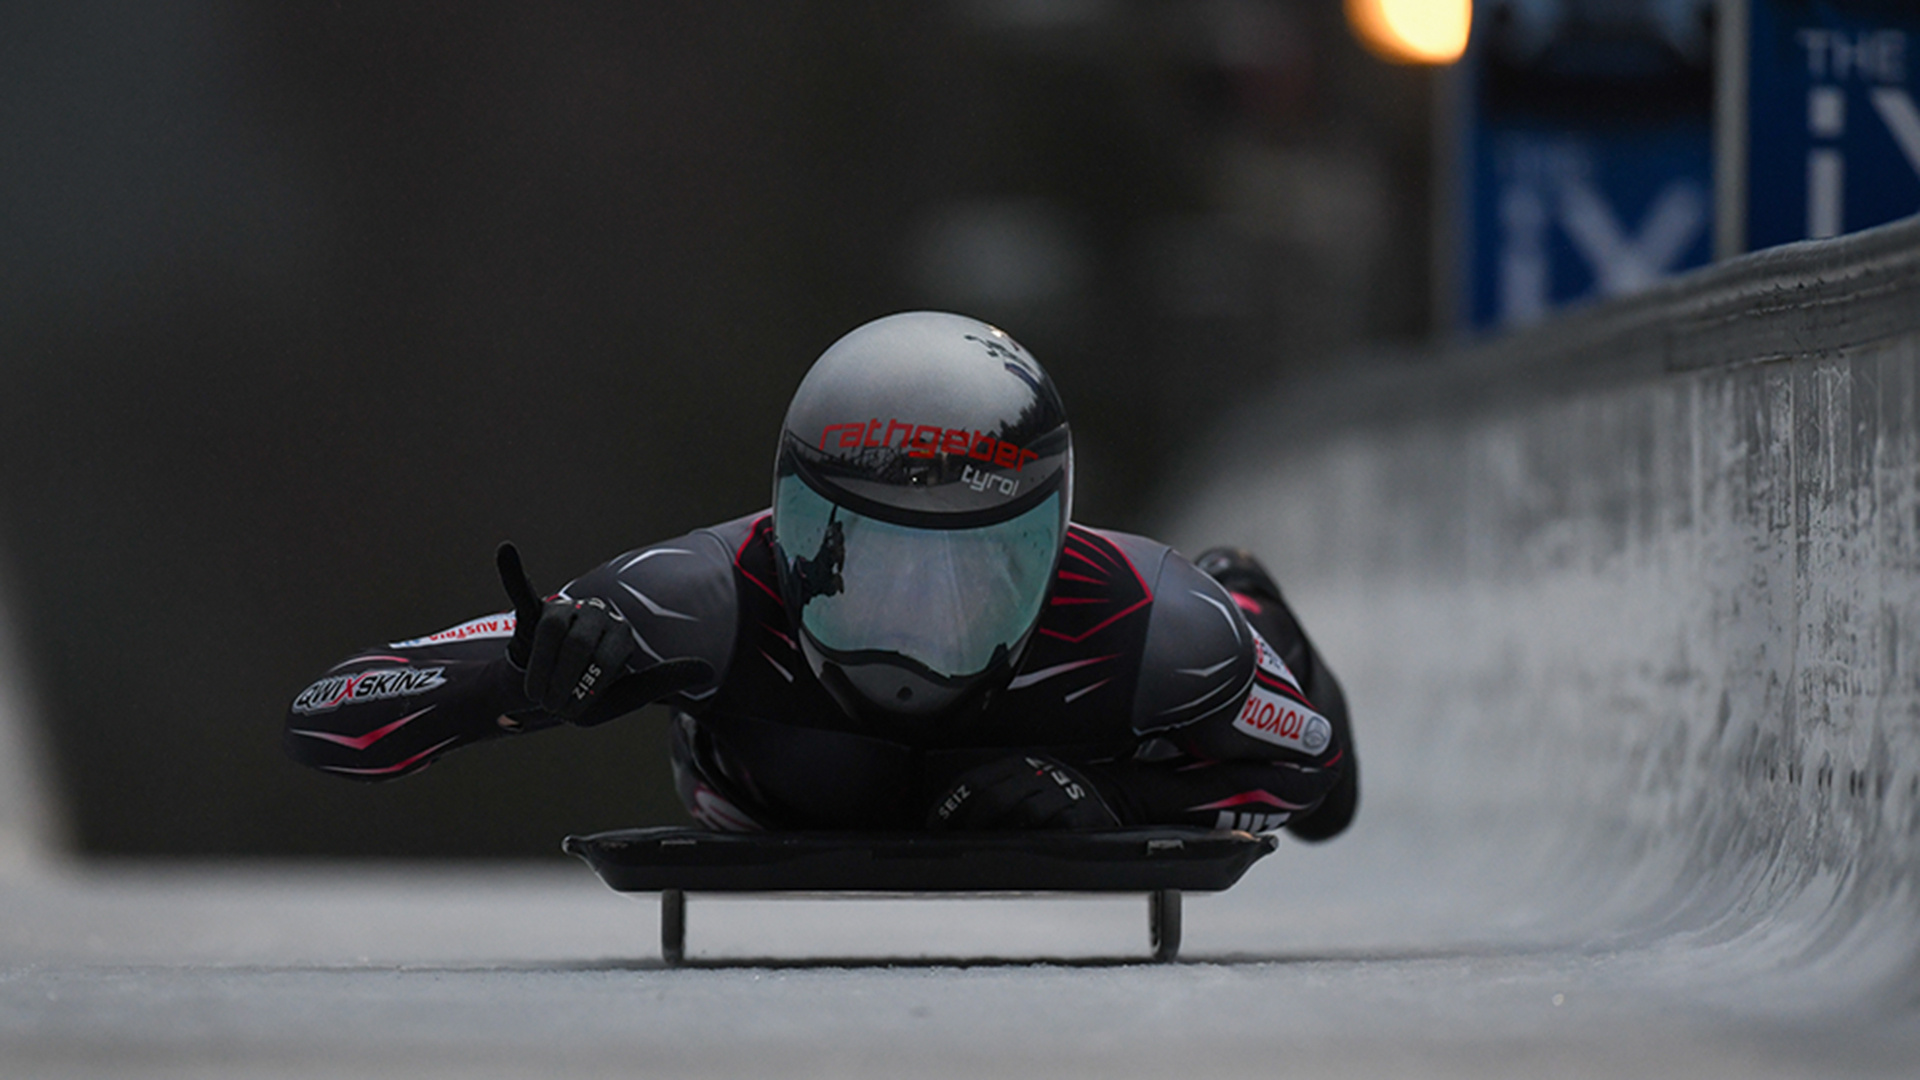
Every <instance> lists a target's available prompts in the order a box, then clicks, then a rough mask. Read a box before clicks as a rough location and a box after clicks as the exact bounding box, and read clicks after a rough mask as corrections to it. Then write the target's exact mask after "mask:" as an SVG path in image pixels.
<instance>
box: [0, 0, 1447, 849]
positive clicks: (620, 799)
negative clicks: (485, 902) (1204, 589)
mask: <svg viewBox="0 0 1920 1080" xmlns="http://www.w3.org/2000/svg"><path fill="white" fill-rule="evenodd" d="M45 7H46V10H29V8H28V6H27V5H14V6H10V7H7V8H5V9H4V10H0V146H3V147H4V150H0V371H3V372H4V383H3V384H0V558H3V559H4V562H0V574H3V575H4V581H3V582H0V584H4V586H5V590H4V592H5V595H6V596H7V597H8V599H9V600H10V606H11V608H12V618H13V621H14V623H15V624H16V626H17V630H18V633H19V637H20V639H21V642H22V647H23V650H24V652H25V655H26V660H27V662H28V664H29V667H30V671H31V675H32V679H33V686H32V690H33V692H34V694H35V696H36V698H37V699H38V701H39V702H40V703H41V706H42V716H41V720H42V721H43V723H44V725H45V728H46V731H45V733H44V734H45V735H46V737H47V739H46V741H47V742H48V743H49V744H50V746H51V747H52V749H53V754H54V758H55V760H56V765H57V773H58V781H59V788H60V790H61V792H62V794H63V796H64V799H63V801H64V803H65V808H66V815H67V817H68V819H69V821H70V822H71V824H72V828H73V832H74V835H75V839H76V841H77V843H78V845H79V846H80V848H81V849H82V850H83V851H87V852H92V853H148V854H151V853H262V852H277V853H363V854H365V853H424V852H444V853H449V854H475V853H544V852H547V851H550V850H553V847H554V844H555V841H556V839H557V837H558V836H559V835H560V834H561V833H562V832H565V831H568V830H576V831H577V830H583V829H593V828H602V827H612V826H616V825H623V824H632V823H636V822H640V821H648V820H673V819H675V818H676V816H677V815H678V813H679V811H678V809H677V807H675V806H674V805H673V803H672V799H671V797H670V795H669V794H668V793H667V791H666V788H665V769H664V761H663V755H662V753H661V740H662V734H661V730H660V718H659V717H656V716H651V715H647V714H642V715H641V716H639V717H635V718H631V719H629V720H627V721H624V722H622V723H619V724H613V725H608V726H607V727H604V728H600V729H594V730H591V731H573V730H568V731H561V732H556V733H552V734H549V735H544V736H539V737H533V738H528V739H524V740H513V741H510V742H505V743H495V744H491V745H488V746H485V747H481V748H477V749H475V750H472V751H469V752H467V753H466V754H463V755H459V756H456V757H454V758H452V759H449V760H448V761H446V762H443V763H441V764H440V765H438V766H437V767H436V768H434V769H432V770H429V771H428V772H427V773H425V774H422V775H420V776H418V777H414V778H410V779H408V780H405V781H402V782H400V783H396V784H392V785H383V786H361V785H355V784H349V783H344V782H341V781H338V780H336V779H333V778H330V777H325V776H320V775H317V774H310V773H306V772H303V771H301V770H299V769H297V768H296V767H295V766H293V765H292V764H290V763H288V762H287V761H286V760H284V759H283V758H282V757H281V755H280V751H279V748H278V737H279V736H278V729H279V724H280V717H281V715H282V710H283V709H284V707H285V704H286V702H287V701H288V700H289V699H290V697H291V695H292V694H293V693H294V692H296V691H297V690H298V689H299V688H300V687H301V686H303V685H305V683H306V682H307V681H308V680H310V679H311V678H312V676H313V675H314V674H315V673H316V672H318V671H319V670H320V669H322V668H324V667H325V666H326V665H327V664H329V663H331V662H332V661H333V660H334V659H337V658H338V657H339V656H340V655H342V654H344V653H345V652H347V651H348V650H351V649H353V648H356V647H359V646H361V645H364V644H368V643H372V642H375V641H381V640H393V639H396V638H399V637H405V636H413V635H417V634H421V633H425V632H428V631H431V630H434V629H438V628H440V627H442V626H445V625H448V624H450V623H453V622H456V621H458V620H461V619H463V618H466V617H468V616H471V615H475V614H480V613H483V612H486V611H492V610H498V609H499V608H500V607H501V606H503V600H502V598H501V596H500V595H499V590H498V585H497V583H496V581H495V580H494V576H493V572H492V570H491V565H490V556H491V551H492V548H493V545H494V544H495V543H497V542H498V541H499V540H500V539H502V538H512V539H514V540H515V541H516V542H518V543H519V544H520V545H521V547H522V550H523V551H524V552H525V553H526V555H527V557H528V560H529V563H530V566H531V569H532V570H533V572H534V573H535V575H536V581H537V583H541V584H548V585H556V584H558V583H559V582H560V581H561V580H562V579H564V578H565V577H568V576H571V575H573V574H575V573H578V572H580V571H582V570H584V569H586V568H587V567H589V566H591V565H593V564H595V563H597V562H599V561H600V560H602V559H604V558H607V557H609V556H610V555H612V554H614V553H616V552H618V551H620V550H623V549H625V548H628V547H631V546H634V545H636V544H640V543H644V542H647V541H649V540H652V539H657V538H661V537H664V536H668V535H673V534H675V533H678V532H680V531H683V530H686V529H688V528H692V527H695V526H698V525H701V524H704V523H708V522H712V521H716V520H721V519H724V518H728V517H732V516H735V515H738V514H741V513H745V512H748V511H751V510H754V509H757V508H758V507H759V506H760V505H762V503H763V502H764V500H765V498H766V492H767V488H768V483H769V473H768V466H769V463H770V458H771V451H772V446H773V439H772V435H773V432H774V431H775V428H776V425H777V423H778V421H779V417H780V414H781V412H782V410H783V408H784V405H785V400H786V397H787V395H788V394H789V393H790V392H791V390H792V388H793V386H794V385H795V384H796V382H797V381H798V379H799V377H800V375H801V374H802V373H803V372H804V371H805V369H806V366H807V364H808V363H809V362H810V361H811V359H812V358H813V357H814V356H815V355H817V353H818V352H819V351H820V350H821V349H822V348H824V347H825V346H826V345H827V344H829V343H830V342H831V341H832V340H833V339H834V338H835V337H837V336H838V335H839V334H841V333H843V332H845V331H846V330H848V329H850V328H852V327H853V326H855V325H857V324H859V323H861V322H863V321H865V320H867V319H869V318H873V317H876V316H878V315H881V314H885V313H888V312H891V311H896V310H901V309H905V308H912V307H924V306H935V307H946V308H952V309H956V310H963V311H966V312H968V313H970V314H975V315H978V316H980V317H983V318H987V319H989V320H992V321H994V322H996V323H999V324H1000V325H1002V326H1004V327H1005V328H1007V329H1008V330H1009V331H1010V332H1012V333H1013V334H1014V335H1015V336H1017V337H1019V338H1021V339H1022V340H1023V341H1024V342H1025V343H1026V344H1027V345H1028V346H1029V347H1030V348H1031V349H1032V350H1033V351H1034V352H1035V353H1036V355H1038V356H1039V357H1040V358H1041V360H1042V362H1043V363H1045V364H1047V365H1048V367H1049V368H1050V370H1051V371H1052V372H1053V374H1054V376H1055V379H1056V381H1057V382H1058V383H1059V385H1060V387H1061V389H1062V392H1063V394H1064V396H1065V397H1066V400H1067V403H1068V407H1069V409H1070V410H1071V411H1072V414H1073V416H1074V421H1075V429H1076V435H1077V438H1078V442H1079V450H1080V453H1079V458H1080V463H1081V473H1080V476H1081V483H1080V492H1081V502H1080V504H1079V513H1078V515H1077V516H1079V517H1080V518H1081V519H1082V520H1088V521H1091V522H1094V523H1099V524H1108V525H1114V526H1119V527H1133V528H1141V527H1144V526H1145V524H1146V523H1145V522H1144V521H1143V520H1142V519H1141V516H1140V515H1141V514H1142V508H1143V507H1144V506H1145V505H1147V500H1148V498H1149V497H1150V496H1151V494H1152V493H1153V491H1154V489H1155V488H1156V487H1157V486H1158V485H1161V484H1163V483H1166V482H1168V481H1169V479H1170V478H1169V477H1168V476H1167V475H1166V473H1165V468H1164V463H1165V462H1167V461H1168V460H1170V459H1171V458H1172V457H1173V456H1174V454H1175V452H1176V451H1177V450H1178V449H1179V448H1180V447H1181V446H1183V445H1185V444H1186V443H1187V442H1188V441H1190V440H1191V439H1193V438H1194V437H1196V436H1199V435H1203V434H1205V433H1206V431H1207V430H1208V428H1209V425H1210V424H1211V423H1212V422H1213V420H1214V418H1215V416H1216V415H1217V414H1218V412H1219V411H1220V409H1221V408H1222V407H1223V406H1224V405H1225V404H1226V403H1227V402H1229V401H1231V400H1232V399H1233V398H1234V397H1235V396H1236V395H1237V394H1239V393H1241V392H1242V388H1243V387H1245V386H1246V385H1248V384H1250V383H1258V384H1265V383H1266V382H1268V381H1271V380H1272V379H1275V378H1282V377H1285V376H1286V375H1287V374H1288V373H1289V372H1297V371H1302V370H1305V369H1308V368H1311V367H1314V366H1316V365H1319V364H1323V363H1325V362H1326V358H1328V357H1330V356H1333V355H1336V354H1337V353H1339V352H1340V351H1341V350H1343V349H1344V348H1346V347H1347V346H1350V345H1353V344H1355V343H1359V342H1362V341H1372V340H1378V339H1380V338H1393V337H1410V336H1415V335H1418V334H1420V333H1422V332H1423V330H1424V327H1425V326H1426V324H1427V312H1426V310H1425V306H1424V301H1423V297H1424V296H1425V293H1426V266H1427V261H1428V255H1427V244H1426V240H1425V237H1426V234H1427V220H1426V206H1427V194H1426V190H1427V184H1426V180H1425V177H1426V174H1427V161H1426V145H1427V143H1426V135H1425V131H1426V121H1427V115H1428V113H1427V110H1428V105H1427V99H1428V97H1429V88H1428V79H1427V77H1426V76H1424V75H1422V74H1420V73H1416V72H1412V71H1407V70H1403V69H1393V68H1389V67H1386V66H1383V65H1380V64H1378V63H1376V62H1374V61H1371V60H1369V59H1367V58H1366V57H1365V56H1364V55H1363V54H1362V53H1361V52H1360V51H1359V50H1358V48H1357V47H1356V46H1354V45H1353V44H1352V43H1351V42H1350V41H1349V40H1348V38H1347V36H1346V34H1345V31H1344V28H1343V27H1342V26H1341V25H1340V21H1339V13H1338V9H1337V7H1338V6H1337V5H1333V4H1325V3H1319V2H1317V0H1297V2H1287V0H1271V2H1264V0H1247V2H1239V3H1205V4H1160V3H1147V2H1139V3H1121V2H1112V3H1098V2H1082V3H1071V4H1062V3H1042V2H1035V0H1029V2H1012V0H1000V2H973V3H948V4H931V3H929V4H873V5H859V4H833V3H825V2H812V3H780V4H767V3H745V2H740V3H702V4H698V5H681V4H632V3H601V4H578V5H530V4H520V3H505V2H491V3H488V2H482V3H461V4H453V3H438V4H435V3H374V2H364V0H329V2H325V3H259V4H241V3H210V2H198V3H187V2H182V3H176V4H171V5H147V4H133V3H128V4H124V5H114V4H101V3H73V4H65V5H58V6H53V5H48V6H45Z"/></svg>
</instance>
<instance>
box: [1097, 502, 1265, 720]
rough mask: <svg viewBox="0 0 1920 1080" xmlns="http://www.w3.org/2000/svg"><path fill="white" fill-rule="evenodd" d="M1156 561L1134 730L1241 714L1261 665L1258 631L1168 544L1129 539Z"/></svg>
mask: <svg viewBox="0 0 1920 1080" xmlns="http://www.w3.org/2000/svg"><path fill="white" fill-rule="evenodd" d="M1128 539H1129V540H1131V541H1132V543H1131V545H1130V546H1132V547H1133V548H1134V550H1135V551H1136V552H1138V553H1140V554H1142V555H1145V554H1148V553H1149V552H1151V553H1152V554H1154V555H1155V556H1157V557H1155V558H1154V559H1153V562H1154V574H1153V576H1152V578H1151V581H1152V586H1153V607H1152V611H1151V614H1150V615H1149V617H1148V621H1147V640H1146V646H1145V650H1144V652H1143V653H1142V656H1141V661H1140V679H1139V683H1138V685H1137V687H1136V688H1135V692H1134V714H1133V715H1134V729H1135V730H1136V731H1139V732H1142V733H1146V732H1151V731H1164V730H1167V729H1169V728H1176V727H1183V726H1185V725H1187V724H1191V723H1193V722H1195V721H1198V720H1203V719H1205V718H1207V717H1209V716H1213V715H1216V714H1219V713H1221V712H1223V711H1228V710H1232V709H1234V708H1237V707H1238V706H1239V705H1240V703H1241V701H1242V700H1243V699H1244V698H1245V697H1246V695H1247V687H1248V686H1249V685H1250V684H1251V682H1252V680H1253V671H1254V666H1255V664H1256V662H1257V659H1258V646H1257V645H1256V644H1255V642H1256V638H1255V636H1254V633H1253V630H1252V628H1251V627H1249V626H1248V625H1247V620H1246V617H1245V616H1244V615H1242V614H1241V612H1240V609H1239V608H1238V607H1237V606H1236V605H1235V604H1234V602H1233V598H1232V597H1231V596H1229V595H1228V594H1227V591H1226V590H1225V589H1223V588H1221V587H1220V584H1219V583H1218V582H1216V581H1214V580H1213V579H1212V578H1211V577H1208V576H1207V575H1206V574H1205V573H1204V572H1202V571H1201V570H1200V569H1199V568H1198V567H1196V566H1194V565H1193V563H1191V562H1189V561H1188V560H1187V559H1186V557H1185V556H1183V555H1181V554H1180V553H1179V552H1177V551H1174V550H1173V549H1172V548H1170V547H1167V546H1166V545H1165V544H1160V543H1157V542H1155V541H1151V540H1147V539H1146V538H1144V537H1130V538H1128Z"/></svg>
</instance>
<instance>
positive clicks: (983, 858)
mask: <svg viewBox="0 0 1920 1080" xmlns="http://www.w3.org/2000/svg"><path fill="white" fill-rule="evenodd" d="M1276 844H1277V841H1275V839H1274V838H1273V837H1271V836H1256V835H1253V834H1251V833H1245V832H1237V831H1231V830H1208V829H1192V828H1177V827H1158V828H1143V829H1105V830H1098V831H1088V832H1066V831H1062V832H993V833H850V832H782V833H719V832H710V831H707V830H704V829H689V828H680V827H676V826H664V827H657V828H645V829H616V830H613V831H611V832H602V833H594V834H592V835H590V836H569V837H567V838H566V840H565V842H564V843H563V844H562V848H563V850H565V851H566V852H567V853H568V854H570V855H577V856H579V857H580V858H581V859H584V860H585V861H586V863H587V865H589V866H591V867H593V869H594V872H595V873H597V874H599V875H600V877H601V880H603V881H605V882H606V883H607V884H608V885H609V886H611V887H612V888H614V889H617V890H619V891H621V892H657V893H659V894H660V950H661V954H662V955H663V956H664V957H665V958H666V960H667V962H668V963H670V964H678V963H680V962H681V961H682V960H683V959H684V958H685V956H686V897H687V894H688V893H690V892H706V893H763V894H767V893H771V894H781V893H786V894H802V895H814V896H832V895H836V894H866V895H891V896H974V895H979V896H987V895H1023V894H1024V895H1032V894H1038V893H1128V892H1133V893H1145V894H1147V896H1148V901H1149V902H1148V929H1149V936H1150V940H1151V942H1152V945H1153V955H1154V958H1155V959H1156V960H1162V961H1170V960H1173V959H1174V958H1175V957H1176V956H1178V954H1179V951H1180V895H1181V893H1182V892H1183V891H1185V892H1220V891H1222V890H1224V889H1227V888H1230V887H1231V886H1232V885H1233V884H1234V883H1235V882H1237V881H1239V880H1240V876H1241V875H1242V874H1244V873H1246V871H1247V868H1248V867H1250V866H1252V865H1253V864H1254V862H1255V861H1256V860H1258V859H1260V858H1261V857H1263V856H1265V855H1266V854H1268V853H1269V852H1271V851H1273V849H1274V847H1275V846H1276Z"/></svg>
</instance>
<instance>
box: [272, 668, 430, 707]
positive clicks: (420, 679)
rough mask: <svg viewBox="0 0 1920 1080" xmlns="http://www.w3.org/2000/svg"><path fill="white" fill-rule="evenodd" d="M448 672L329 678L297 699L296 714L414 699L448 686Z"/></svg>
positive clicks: (381, 671) (394, 671) (379, 671)
mask: <svg viewBox="0 0 1920 1080" xmlns="http://www.w3.org/2000/svg"><path fill="white" fill-rule="evenodd" d="M446 670H447V669H446V668H443V667H429V668H374V669H373V670H371V671H357V672H354V673H353V674H351V675H329V676H327V677H326V678H324V679H321V680H320V681H319V682H317V683H314V684H313V685H312V686H309V687H307V688H306V689H305V690H302V691H300V696H299V697H297V698H294V699H293V711H294V712H297V713H300V714H301V715H303V716H311V715H312V714H314V713H323V712H332V711H333V710H335V709H337V708H339V707H340V706H342V705H354V704H358V703H359V702H362V701H384V700H386V699H387V698H397V697H412V696H413V695H415V694H424V693H426V692H427V691H429V690H431V689H433V688H434V687H436V686H444V685H446V681H447V679H446V675H445V672H446Z"/></svg>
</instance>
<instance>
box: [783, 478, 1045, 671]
mask: <svg viewBox="0 0 1920 1080" xmlns="http://www.w3.org/2000/svg"><path fill="white" fill-rule="evenodd" d="M1063 517H1064V515H1063V514H1062V513H1061V509H1060V493H1059V492H1058V491H1055V492H1053V493H1052V494H1050V495H1048V496H1047V497H1046V498H1045V499H1043V500H1042V501H1040V502H1039V503H1037V504H1035V505H1034V506H1033V507H1032V508H1031V509H1029V510H1027V511H1025V512H1024V513H1021V514H1020V515H1018V516H1016V517H1012V518H1008V519H1007V520H1005V521H1000V522H995V523H993V524H990V525H981V526H975V527H970V528H961V529H933V528H917V527H912V526H907V525H897V524H894V523H891V522H886V521H881V520H878V519H876V518H872V517H868V516H865V515H862V514H858V513H855V512H854V511H851V510H848V509H846V508H845V507H842V506H836V505H835V504H834V503H832V502H830V501H828V500H827V499H826V497H824V496H822V495H821V494H819V493H818V492H816V491H814V490H813V488H811V487H809V486H808V485H807V483H806V482H805V481H804V480H802V479H801V478H800V477H799V476H797V475H793V474H788V475H785V476H782V477H780V478H779V480H778V481H777V483H776V484H775V486H774V511H773V529H774V540H775V541H776V542H777V543H778V544H779V548H780V554H781V558H783V559H784V560H785V561H786V566H785V567H784V570H785V573H786V576H787V597H788V603H789V604H792V605H795V608H796V610H795V611H794V612H793V615H794V618H795V621H796V622H798V623H799V625H800V628H801V629H802V630H804V631H805V632H806V633H807V635H808V636H809V637H810V638H812V639H813V641H814V642H815V643H816V644H818V645H819V646H820V647H821V648H823V649H824V650H826V651H828V652H829V653H834V654H840V655H842V656H853V655H872V654H874V653H886V654H893V655H897V656H902V657H905V658H907V659H909V660H912V661H914V662H915V663H916V664H918V665H921V666H923V667H924V668H926V670H927V671H929V672H931V673H932V674H934V675H935V676H938V677H941V678H953V679H960V678H965V677H967V676H972V675H978V674H980V673H982V672H984V671H986V670H987V669H988V668H989V667H991V666H992V665H993V663H994V661H995V660H996V658H1000V659H1009V658H1011V656H1012V655H1013V654H1014V653H1016V652H1017V651H1018V649H1019V646H1020V645H1021V643H1022V642H1023V641H1025V639H1026V636H1027V634H1028V632H1029V631H1031V630H1032V629H1033V627H1034V625H1035V624H1036V623H1038V622H1039V620H1040V609H1041V605H1043V604H1044V603H1045V602H1046V597H1047V589H1048V587H1049V586H1050V585H1051V584H1052V579H1053V569H1054V563H1055V560H1056V559H1057V558H1058V556H1059V553H1060V547H1061V544H1062V543H1063V541H1064V536H1063V532H1064V530H1065V528H1066V523H1065V521H1064V520H1063Z"/></svg>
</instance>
